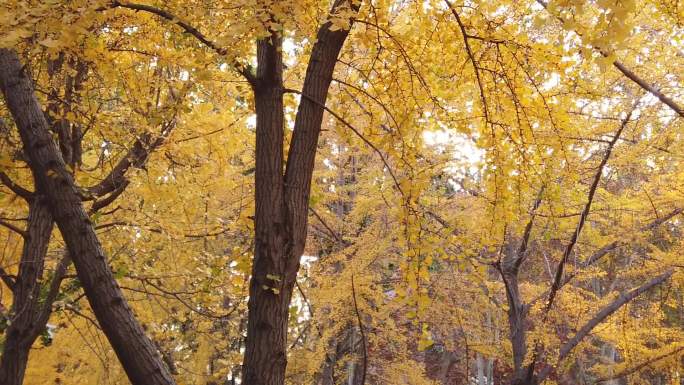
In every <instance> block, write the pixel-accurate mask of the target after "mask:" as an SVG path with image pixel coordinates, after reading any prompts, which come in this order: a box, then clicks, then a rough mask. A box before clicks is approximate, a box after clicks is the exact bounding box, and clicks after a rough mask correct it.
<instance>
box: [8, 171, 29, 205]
mask: <svg viewBox="0 0 684 385" xmlns="http://www.w3.org/2000/svg"><path fill="white" fill-rule="evenodd" d="M0 182H2V184H4V185H5V186H7V188H9V189H10V190H12V192H13V193H15V194H16V195H18V196H20V197H22V198H24V200H26V201H30V200H31V199H33V193H32V192H31V191H29V190H27V189H25V188H23V187H21V186H19V185H18V184H16V183H14V181H13V180H12V179H10V177H9V176H8V175H7V174H5V173H4V172H2V171H0Z"/></svg>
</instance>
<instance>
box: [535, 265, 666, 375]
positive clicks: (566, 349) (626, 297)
mask: <svg viewBox="0 0 684 385" xmlns="http://www.w3.org/2000/svg"><path fill="white" fill-rule="evenodd" d="M671 276H672V271H668V272H666V273H664V274H661V275H659V276H657V277H655V278H653V279H651V280H650V281H648V282H646V283H645V284H643V285H641V286H639V287H638V288H636V289H633V290H631V291H629V292H626V293H621V294H620V295H619V296H618V297H617V298H616V299H615V300H614V301H613V302H611V303H610V304H608V305H607V306H606V307H604V308H603V309H602V310H601V311H599V312H598V313H597V314H596V315H595V316H594V317H593V318H592V319H590V320H589V321H588V322H587V323H586V324H585V325H584V326H582V328H581V329H580V330H579V331H577V333H576V334H575V335H574V336H573V337H572V338H571V339H570V340H569V341H568V342H566V343H565V344H563V345H562V346H561V348H560V353H559V356H558V361H559V362H560V361H561V360H563V359H565V358H566V357H567V356H568V354H570V352H571V351H572V350H573V349H574V348H575V347H576V346H577V345H578V344H579V343H580V342H581V341H582V340H583V339H584V338H585V337H586V336H587V335H588V334H589V333H590V332H591V331H592V330H594V328H595V327H596V326H597V325H598V324H600V323H601V322H603V321H604V320H605V319H606V318H607V317H608V316H610V315H611V314H613V313H615V312H616V311H617V310H618V309H620V308H621V307H622V306H623V305H625V304H627V303H629V302H630V301H632V300H633V299H634V298H636V297H638V296H639V295H641V294H643V293H644V292H646V291H648V290H650V289H652V288H653V287H655V286H658V285H660V284H661V283H663V282H665V281H666V280H667V279H668V278H670V277H671ZM551 370H552V369H551V367H550V366H547V367H545V368H544V369H543V370H542V371H541V373H540V374H539V382H540V383H541V382H542V381H543V380H544V379H545V378H546V377H547V376H548V375H549V374H550V373H551Z"/></svg>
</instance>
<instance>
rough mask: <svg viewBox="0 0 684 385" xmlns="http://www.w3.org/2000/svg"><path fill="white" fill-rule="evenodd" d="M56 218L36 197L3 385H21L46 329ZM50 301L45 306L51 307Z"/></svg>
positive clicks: (0, 366)
mask: <svg viewBox="0 0 684 385" xmlns="http://www.w3.org/2000/svg"><path fill="white" fill-rule="evenodd" d="M51 233H52V215H50V210H49V209H48V206H47V205H46V202H45V201H44V199H43V197H41V196H36V197H35V198H34V199H32V201H31V202H30V203H29V216H28V226H27V228H26V232H25V234H26V235H25V236H24V245H23V249H22V252H21V259H20V262H19V271H18V273H17V279H16V281H15V282H14V287H13V290H12V292H13V299H12V309H11V311H10V320H11V323H10V325H9V327H8V328H7V330H6V337H5V344H4V347H3V350H2V357H0V384H3V385H21V383H22V382H23V380H24V373H25V371H26V363H27V361H28V357H29V351H30V350H31V345H33V342H34V341H35V340H36V338H38V336H39V335H40V333H41V332H42V331H43V330H44V329H45V324H46V323H47V319H45V320H43V317H41V311H40V310H41V309H40V306H39V305H40V301H39V299H40V278H41V277H42V275H43V269H44V266H45V255H46V253H47V248H48V243H49V242H50V234H51ZM47 302H48V301H47V299H46V301H45V303H46V304H45V305H44V306H50V305H48V304H47Z"/></svg>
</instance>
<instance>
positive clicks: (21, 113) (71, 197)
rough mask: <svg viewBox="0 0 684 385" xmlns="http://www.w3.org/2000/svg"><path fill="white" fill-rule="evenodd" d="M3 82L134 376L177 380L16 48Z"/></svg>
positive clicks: (1, 61)
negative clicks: (121, 276)
mask: <svg viewBox="0 0 684 385" xmlns="http://www.w3.org/2000/svg"><path fill="white" fill-rule="evenodd" d="M0 88H1V89H2V93H3V95H4V97H5V101H6V102H7V106H8V108H9V110H10V112H11V113H12V116H13V117H14V121H15V123H16V125H17V127H18V129H19V134H20V136H21V139H22V143H23V145H24V153H25V155H26V156H27V158H28V163H29V166H30V168H31V171H32V173H33V177H34V181H35V185H36V192H37V193H38V194H44V195H45V196H46V198H47V202H48V206H49V208H50V211H51V213H52V216H53V218H54V220H55V222H56V223H57V226H58V227H59V230H60V232H61V233H62V237H63V238H64V240H65V242H66V244H67V248H68V249H69V253H70V255H71V257H72V258H73V261H74V265H75V266H76V272H77V274H78V278H79V280H80V282H81V284H82V285H83V289H84V291H85V294H86V296H87V298H88V302H89V303H90V306H91V308H92V309H93V312H94V313H95V316H96V317H97V320H98V322H99V324H100V326H101V327H102V331H103V332H104V334H105V335H106V336H107V338H108V340H109V342H110V344H111V345H112V348H113V349H114V352H115V353H116V354H117V356H118V358H119V360H120V361H121V364H122V366H123V368H124V370H125V371H126V374H127V375H128V378H129V379H130V381H131V382H132V383H133V384H135V385H138V384H150V385H157V384H158V385H169V384H174V383H175V381H174V379H173V377H172V376H171V374H170V373H169V370H168V368H167V367H166V365H164V363H163V360H162V359H161V357H160V355H159V353H158V352H157V350H156V349H155V347H154V345H153V344H152V342H151V341H150V339H149V338H148V337H147V336H146V335H145V332H144V330H143V328H142V326H141V325H140V323H138V321H137V320H136V318H135V316H134V314H133V312H132V310H131V309H130V307H129V306H128V303H127V302H126V300H125V299H124V297H123V293H122V292H121V288H120V287H119V285H118V284H117V283H116V280H115V279H114V276H113V274H112V272H111V269H110V267H109V266H108V264H107V259H106V258H105V255H104V252H103V251H102V247H101V245H100V242H99V240H98V239H97V235H96V234H95V229H94V227H93V224H92V223H91V221H90V219H89V218H88V214H87V213H86V211H85V209H84V208H83V205H82V203H81V198H80V197H79V195H78V191H77V188H76V186H75V184H74V181H73V177H72V176H71V174H70V173H69V172H68V171H67V169H66V165H65V163H64V160H63V159H62V157H61V154H60V152H59V150H58V148H57V146H56V144H55V143H54V141H53V140H52V137H51V136H50V133H49V132H48V123H47V120H46V118H45V116H44V114H43V112H42V109H41V106H40V104H39V103H38V100H37V99H36V96H35V94H34V90H33V84H32V81H31V79H30V78H29V77H28V75H27V74H26V73H25V71H24V68H23V67H22V65H21V63H20V61H19V57H18V55H17V54H16V52H14V51H12V50H8V49H0Z"/></svg>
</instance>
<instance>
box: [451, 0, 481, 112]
mask: <svg viewBox="0 0 684 385" xmlns="http://www.w3.org/2000/svg"><path fill="white" fill-rule="evenodd" d="M444 2H445V3H446V5H447V6H448V7H449V9H450V10H451V14H452V15H454V17H455V18H456V22H457V23H458V27H459V28H460V29H461V35H463V43H464V44H465V48H466V53H467V54H468V57H469V58H470V61H471V62H472V63H473V70H474V71H475V78H476V79H477V86H478V88H479V89H480V99H481V100H482V112H483V113H484V116H485V120H486V121H487V122H489V113H488V111H487V99H486V98H485V92H484V87H483V85H482V79H481V78H480V71H479V70H478V68H477V63H476V62H475V55H473V51H472V50H471V49H470V43H469V42H468V38H469V37H471V36H470V35H468V32H467V31H466V29H465V26H464V25H463V22H462V21H461V17H460V16H459V15H458V12H456V9H454V7H453V6H452V5H451V3H450V2H449V0H444Z"/></svg>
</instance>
